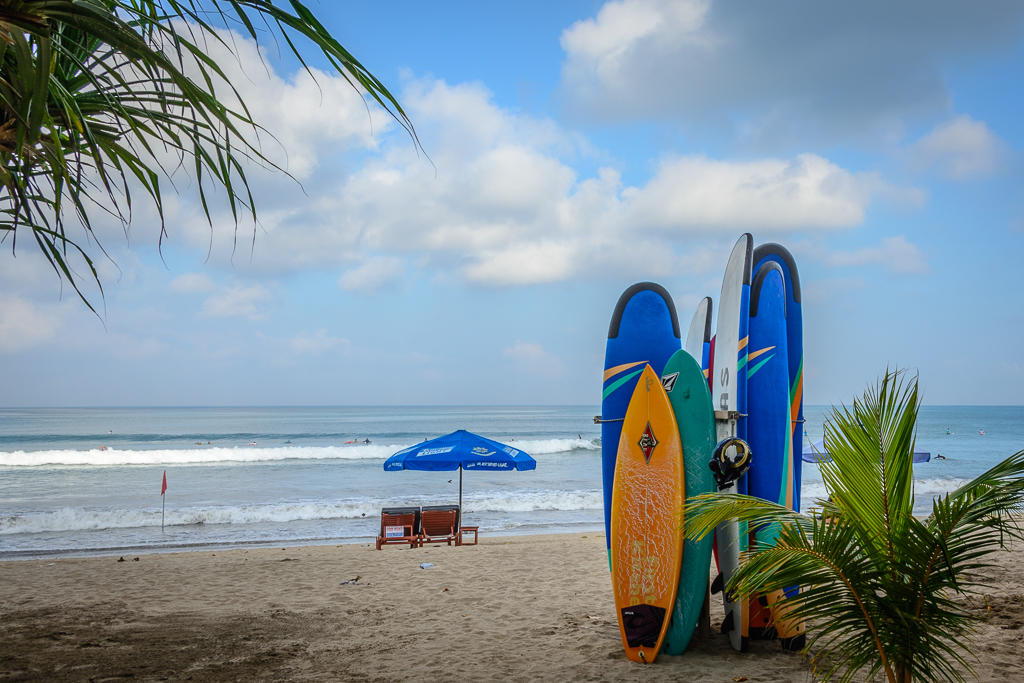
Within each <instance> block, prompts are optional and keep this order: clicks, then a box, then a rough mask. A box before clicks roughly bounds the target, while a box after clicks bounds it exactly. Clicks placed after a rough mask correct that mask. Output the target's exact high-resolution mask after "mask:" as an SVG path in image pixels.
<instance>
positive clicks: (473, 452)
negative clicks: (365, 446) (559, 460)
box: [384, 429, 537, 510]
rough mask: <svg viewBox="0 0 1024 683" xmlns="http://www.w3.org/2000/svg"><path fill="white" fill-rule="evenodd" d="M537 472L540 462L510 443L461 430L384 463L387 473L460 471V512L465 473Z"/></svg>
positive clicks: (400, 452)
mask: <svg viewBox="0 0 1024 683" xmlns="http://www.w3.org/2000/svg"><path fill="white" fill-rule="evenodd" d="M534 469H537V461H536V460H534V459H533V458H531V457H530V456H529V455H527V454H526V453H524V452H523V451H521V450H519V449H517V448H513V447H512V446H509V445H508V444H504V443H498V442H497V441H491V440H490V439H485V438H484V437H482V436H478V435H476V434H473V433H472V432H467V431H466V430H465V429H460V430H458V431H457V432H452V433H451V434H448V435H447V436H440V437H438V438H436V439H432V440H430V441H424V442H423V443H418V444H416V445H415V446H411V447H409V448H406V449H404V450H401V451H398V452H397V453H395V454H394V455H392V456H391V457H390V458H388V459H387V460H386V461H384V471H385V472H395V471H397V470H426V471H428V472H451V471H452V470H458V471H459V509H460V510H461V509H462V470H490V471H502V470H505V471H507V470H519V471H520V472H525V471H526V470H534Z"/></svg>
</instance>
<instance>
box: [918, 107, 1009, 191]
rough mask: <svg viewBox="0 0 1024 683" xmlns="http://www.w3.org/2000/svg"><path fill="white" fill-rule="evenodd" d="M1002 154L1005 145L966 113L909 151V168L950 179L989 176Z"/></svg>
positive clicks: (931, 133) (919, 141) (937, 128)
mask: <svg viewBox="0 0 1024 683" xmlns="http://www.w3.org/2000/svg"><path fill="white" fill-rule="evenodd" d="M1005 153H1006V143H1005V142H1003V140H1001V139H1000V138H999V137H997V136H995V135H993V134H992V132H991V131H990V130H989V129H988V126H987V125H985V122H984V121H975V120H974V119H972V118H971V117H970V116H968V115H966V114H965V115H963V116H958V117H957V118H955V119H953V120H952V121H947V122H945V123H942V124H940V125H938V126H936V127H935V128H934V129H933V130H932V131H931V132H930V133H928V134H927V135H925V136H924V137H922V138H921V139H920V140H918V141H917V142H915V143H914V144H913V145H911V146H910V148H909V155H910V157H909V158H910V164H911V165H912V166H913V167H915V168H917V169H919V170H934V171H935V172H936V173H938V174H939V175H940V176H942V177H944V178H948V179H951V180H966V179H969V178H976V177H980V176H986V175H991V174H992V173H994V172H995V171H996V170H997V169H998V167H999V164H1000V161H1001V157H1002V156H1003V155H1004V154H1005Z"/></svg>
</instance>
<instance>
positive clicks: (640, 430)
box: [611, 364, 685, 664]
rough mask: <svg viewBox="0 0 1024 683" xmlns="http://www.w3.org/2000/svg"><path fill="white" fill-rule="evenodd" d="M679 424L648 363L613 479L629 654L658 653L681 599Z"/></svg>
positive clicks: (622, 623)
mask: <svg viewBox="0 0 1024 683" xmlns="http://www.w3.org/2000/svg"><path fill="white" fill-rule="evenodd" d="M684 486H685V481H684V474H683V453H682V444H681V443H680V440H679V426H678V425H677V424H676V418H675V413H674V412H673V410H672V404H671V402H670V401H669V398H668V394H667V393H666V392H665V388H664V387H663V386H662V384H661V378H660V377H659V376H658V374H657V373H656V372H654V369H653V368H651V366H650V365H649V364H645V365H644V368H643V370H642V371H641V374H640V377H639V380H638V381H637V382H636V385H635V387H634V389H633V394H632V397H631V400H630V402H629V407H628V409H627V410H626V414H625V419H624V420H623V422H622V430H621V432H620V434H619V448H618V457H617V458H616V461H615V476H614V480H613V486H612V505H611V508H612V510H611V513H612V514H611V560H612V588H613V592H614V594H615V613H616V615H617V617H618V621H619V632H620V633H621V635H622V645H623V647H624V648H625V650H626V657H628V658H629V659H630V660H632V661H635V662H646V663H648V664H649V663H651V662H653V661H654V660H655V658H656V657H657V656H658V650H659V649H660V648H661V644H662V641H663V640H664V638H665V632H666V631H667V630H668V625H669V613H670V611H671V610H672V608H673V605H674V603H675V600H676V590H677V588H678V586H679V567H680V563H681V557H682V549H683V528H682V524H681V523H680V522H681V520H680V514H681V511H682V507H683V492H684Z"/></svg>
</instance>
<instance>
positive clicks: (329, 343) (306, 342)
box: [288, 330, 352, 354]
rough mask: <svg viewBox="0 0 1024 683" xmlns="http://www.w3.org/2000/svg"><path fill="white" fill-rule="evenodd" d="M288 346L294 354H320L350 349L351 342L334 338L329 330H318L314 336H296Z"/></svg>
mask: <svg viewBox="0 0 1024 683" xmlns="http://www.w3.org/2000/svg"><path fill="white" fill-rule="evenodd" d="M288 346H289V347H290V348H291V350H292V351H293V352H294V353H308V354H319V353H324V352H325V351H333V350H335V349H339V348H342V349H344V348H349V347H351V346H352V344H351V342H349V341H348V340H347V339H344V338H342V337H332V336H330V335H328V334H327V330H317V331H316V332H315V333H314V334H307V333H305V332H303V333H302V334H299V335H296V336H294V337H292V338H291V339H289V340H288Z"/></svg>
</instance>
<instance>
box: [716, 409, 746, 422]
mask: <svg viewBox="0 0 1024 683" xmlns="http://www.w3.org/2000/svg"><path fill="white" fill-rule="evenodd" d="M741 417H747V414H746V413H740V412H737V411H735V410H716V411H715V419H716V420H736V419H739V418H741Z"/></svg>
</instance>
